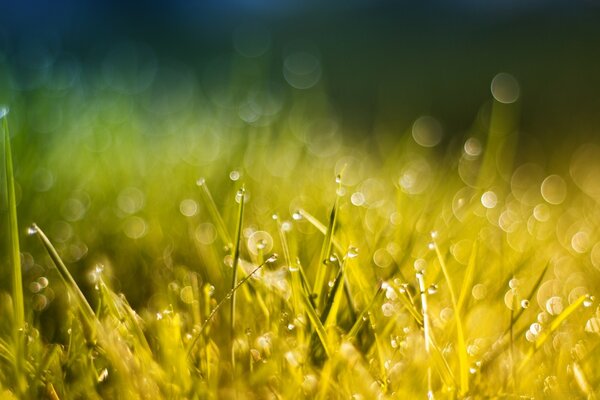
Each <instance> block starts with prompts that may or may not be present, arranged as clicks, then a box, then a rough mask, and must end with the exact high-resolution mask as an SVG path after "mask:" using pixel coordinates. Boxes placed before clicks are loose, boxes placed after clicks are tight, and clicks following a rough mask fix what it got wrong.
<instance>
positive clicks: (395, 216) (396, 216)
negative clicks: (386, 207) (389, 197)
mask: <svg viewBox="0 0 600 400" xmlns="http://www.w3.org/2000/svg"><path fill="white" fill-rule="evenodd" d="M390 222H391V223H392V225H396V226H398V225H400V224H401V223H402V214H400V213H399V212H397V211H395V212H393V213H392V214H391V215H390Z"/></svg>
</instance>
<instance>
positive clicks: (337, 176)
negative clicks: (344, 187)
mask: <svg viewBox="0 0 600 400" xmlns="http://www.w3.org/2000/svg"><path fill="white" fill-rule="evenodd" d="M341 182H342V175H340V174H338V175H336V176H335V183H341Z"/></svg>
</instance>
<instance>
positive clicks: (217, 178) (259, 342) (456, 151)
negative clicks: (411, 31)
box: [0, 103, 600, 399]
mask: <svg viewBox="0 0 600 400" xmlns="http://www.w3.org/2000/svg"><path fill="white" fill-rule="evenodd" d="M502 107H505V108H502ZM506 107H508V106H507V105H505V104H499V103H494V106H493V110H494V111H493V112H492V113H493V115H492V116H490V118H489V121H488V123H489V124H488V125H487V127H489V128H490V129H489V131H488V130H487V129H486V128H485V126H479V125H476V126H474V127H473V129H472V131H470V132H469V135H468V137H466V138H464V140H461V141H460V146H457V145H456V144H455V143H452V142H451V141H448V142H447V143H446V142H443V143H442V144H440V145H439V146H442V145H443V144H444V143H445V145H446V148H447V152H446V155H445V156H443V155H442V152H441V150H440V149H439V148H430V147H426V146H421V145H419V144H418V143H416V142H414V141H413V140H412V139H411V137H410V135H402V136H401V138H400V139H397V140H395V141H392V140H391V139H390V136H388V135H384V134H382V135H380V136H378V135H377V134H374V136H373V138H372V139H371V140H369V141H365V142H364V143H356V142H352V143H347V142H345V141H344V139H343V138H341V137H334V139H335V140H333V141H324V142H319V143H320V145H319V146H315V142H318V140H319V138H316V137H313V136H311V133H310V132H308V133H307V132H305V134H303V135H297V131H298V129H300V128H301V127H299V126H291V125H290V126H287V127H286V126H283V125H282V130H283V132H282V133H279V134H277V135H276V134H273V133H272V132H270V131H269V129H268V128H264V127H262V128H261V127H257V126H255V127H251V128H249V129H250V132H245V136H244V135H241V134H240V132H239V131H237V132H236V133H235V134H233V133H232V134H231V136H228V135H229V134H227V133H223V135H222V136H223V137H222V138H221V139H220V140H219V141H218V143H219V144H218V145H215V144H214V143H213V145H214V148H213V150H214V151H215V154H208V153H206V152H205V153H203V154H204V158H201V159H199V158H196V157H195V155H194V151H201V150H200V149H201V147H195V148H194V146H195V145H194V143H197V142H198V140H199V139H198V137H196V136H193V135H190V136H189V139H190V140H191V142H189V143H186V142H185V141H186V140H187V139H188V136H186V135H183V134H182V135H181V136H157V137H154V138H153V140H147V137H145V136H144V133H143V130H141V129H139V126H138V127H137V128H136V127H135V126H133V125H134V122H136V120H135V116H129V117H131V118H132V119H133V120H134V121H133V122H132V121H129V122H123V124H125V125H124V126H118V127H115V129H122V130H123V129H130V130H127V134H126V135H125V134H124V135H123V136H122V137H120V139H119V140H116V139H115V142H114V143H112V144H111V145H110V146H108V147H102V149H98V148H97V147H93V148H91V149H90V148H89V146H90V143H88V142H86V141H85V140H84V141H83V142H78V140H80V138H79V137H77V136H75V135H74V134H69V133H67V134H66V135H65V137H66V138H65V141H66V142H68V141H69V140H72V142H70V143H71V144H70V146H71V148H72V149H73V151H74V153H73V154H74V156H73V157H72V158H71V159H69V160H67V159H65V157H63V156H62V154H63V153H62V150H63V149H58V148H54V147H51V148H50V150H49V151H48V154H45V155H44V157H43V158H42V159H41V160H38V161H39V165H36V166H35V168H30V167H31V166H29V165H27V163H28V161H27V160H26V159H25V158H21V157H20V156H19V155H20V154H24V152H25V150H24V149H23V148H21V149H19V150H17V151H16V152H15V154H16V155H17V156H16V157H15V158H16V160H17V165H18V168H16V169H14V170H13V167H12V159H11V157H12V153H11V148H10V135H9V132H8V125H7V117H6V115H4V118H3V134H4V136H3V137H4V150H5V151H4V153H3V154H4V166H5V174H4V179H3V191H4V192H5V196H4V197H3V199H4V204H5V206H4V207H5V208H4V211H5V213H4V214H5V215H4V217H5V219H7V221H8V223H3V224H2V229H3V237H4V238H5V241H6V243H7V245H8V248H9V251H8V252H7V253H6V254H7V255H8V259H7V260H3V265H4V266H6V268H4V269H3V270H4V271H5V272H8V273H5V274H4V275H9V276H10V277H11V280H10V285H8V286H9V287H6V286H7V285H5V286H4V287H3V288H4V289H5V292H3V293H2V297H3V301H2V303H1V304H2V309H1V312H2V314H3V316H4V317H3V322H2V323H1V324H0V390H2V394H3V396H4V397H6V398H10V397H13V398H51V399H70V398H82V397H85V398H192V399H193V398H230V397H236V398H249V399H252V398H319V399H325V398H413V397H417V396H420V397H423V396H427V395H428V396H435V397H440V398H446V397H447V398H468V397H471V398H478V397H521V396H525V397H539V396H546V397H550V398H563V397H564V396H565V394H567V393H568V394H570V395H573V396H580V397H587V398H594V397H595V394H596V392H597V391H598V390H599V388H600V386H599V385H600V376H599V375H598V372H597V370H596V369H595V368H594V366H595V361H596V360H597V352H598V348H599V347H598V345H599V344H600V340H599V337H598V334H599V332H600V311H599V310H600V309H599V308H598V304H597V302H596V300H595V297H594V296H595V295H596V294H597V293H596V292H597V291H598V287H599V286H598V283H599V281H598V274H597V270H598V268H600V258H599V254H600V253H599V250H598V249H599V248H600V247H599V246H600V245H599V243H600V231H599V230H598V224H597V221H598V220H599V218H600V212H599V211H598V210H599V209H598V198H597V192H596V191H595V188H596V186H595V183H594V179H596V178H600V176H597V170H596V169H594V168H595V167H594V165H596V164H594V165H590V166H589V168H582V167H581V163H582V162H586V161H585V160H590V159H592V162H597V161H593V158H590V155H589V152H590V151H591V152H594V151H597V147H594V145H587V146H584V147H582V148H581V149H580V150H578V151H576V152H575V153H574V155H573V157H572V158H571V159H569V160H566V159H559V160H558V162H557V165H561V166H562V168H563V170H557V169H556V168H552V169H550V168H547V167H546V166H542V165H541V164H540V163H537V162H535V160H534V161H531V160H523V159H520V158H519V156H518V155H517V152H516V150H517V149H518V148H517V146H516V142H517V141H516V138H515V136H514V134H512V133H511V132H512V131H510V130H508V128H506V127H507V124H503V123H502V121H501V120H500V119H499V118H500V117H499V116H498V115H500V116H502V115H507V113H509V111H510V109H508V108H506ZM499 108H502V110H501V111H502V112H501V113H500V114H498V113H497V111H498V109H499ZM286 112H288V113H289V114H286V115H285V118H284V117H282V120H286V121H292V122H293V121H298V118H297V117H298V116H297V115H295V114H294V113H296V112H298V110H297V109H290V110H289V111H286ZM205 117H206V118H205V119H204V120H202V121H201V122H198V121H196V122H189V124H190V127H193V128H196V129H201V128H205V127H206V125H211V124H214V125H215V126H219V125H225V124H226V123H227V122H228V121H229V120H228V117H227V116H224V117H219V116H212V117H209V116H208V115H207V116H205ZM81 118H82V119H84V118H86V117H85V116H82V117H81ZM219 118H223V119H222V120H221V119H219ZM306 120H307V121H308V118H307V119H306ZM79 122H82V121H79ZM84 122H85V121H84ZM137 122H139V121H137ZM292 122H289V123H290V124H292ZM307 123H308V122H307ZM127 124H132V125H131V126H129V127H128V126H127ZM492 125H493V126H492ZM239 129H242V128H239ZM244 129H245V128H244ZM233 131H234V132H235V127H234V128H233ZM203 135H205V134H204V133H199V134H197V136H200V139H206V140H208V138H209V137H210V135H208V136H206V135H205V136H203ZM191 138H193V139H191ZM213 139H214V138H213ZM86 140H87V139H86ZM200 143H204V145H206V146H208V145H209V142H208V141H205V142H202V140H200ZM215 143H216V142H215ZM37 145H40V143H36V142H35V141H34V142H33V143H32V144H31V146H33V147H35V146H37ZM20 146H23V143H22V142H21V143H20ZM186 146H190V147H191V148H193V149H192V151H190V150H189V149H188V148H186ZM328 146H329V148H327V147H328ZM507 146H509V147H510V148H507ZM86 149H87V150H86ZM506 154H509V155H510V157H509V160H507V159H506V158H505V155H506ZM205 159H206V160H208V161H205ZM582 160H583V161H582ZM505 163H506V164H507V165H505ZM20 164H22V165H20ZM40 165H45V166H43V167H40ZM513 165H515V166H516V167H513ZM596 166H597V165H596ZM545 168H547V169H545ZM75 171H85V172H84V173H81V172H75ZM115 174H119V176H120V178H119V180H118V181H116V180H114V179H113V178H114V177H115V176H116V175H115ZM227 174H228V177H227ZM595 174H596V175H595ZM82 175H85V179H83V177H82ZM200 175H202V176H206V179H200V180H198V179H197V177H198V176H200ZM48 176H50V177H51V178H52V179H50V180H51V181H52V182H51V184H48V179H46V180H44V178H48ZM334 177H335V179H334ZM40 182H41V183H40ZM194 182H196V184H195V185H194ZM207 182H211V189H213V190H212V191H211V190H209V188H208V185H207ZM42 183H45V184H46V186H43V185H42V186H43V187H42V186H41V184H42ZM240 187H241V188H242V189H239V188H240ZM17 188H18V190H17ZM17 211H18V212H19V217H20V220H21V221H26V222H27V223H32V222H33V221H34V220H35V221H38V223H39V227H38V226H37V225H31V228H30V229H29V233H30V234H31V235H33V236H37V237H38V238H39V239H40V243H41V246H40V243H36V242H35V241H32V240H30V239H29V238H28V237H23V236H22V234H23V233H25V232H24V230H23V228H22V226H21V225H18V224H17ZM40 227H41V228H40ZM46 227H47V229H46ZM46 232H47V234H46ZM432 232H433V233H432ZM19 241H20V242H21V243H22V244H21V246H20V244H19V243H20V242H19ZM276 254H280V256H276ZM21 278H23V281H21ZM227 308H229V312H226V311H225V309H227Z"/></svg>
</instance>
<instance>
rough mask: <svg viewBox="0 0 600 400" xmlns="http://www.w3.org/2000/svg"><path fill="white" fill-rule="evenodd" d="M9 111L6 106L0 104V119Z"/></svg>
mask: <svg viewBox="0 0 600 400" xmlns="http://www.w3.org/2000/svg"><path fill="white" fill-rule="evenodd" d="M9 111H10V109H9V108H8V106H0V119H2V118H4V117H6V116H7V115H8V112H9Z"/></svg>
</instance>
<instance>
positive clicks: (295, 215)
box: [292, 211, 302, 221]
mask: <svg viewBox="0 0 600 400" xmlns="http://www.w3.org/2000/svg"><path fill="white" fill-rule="evenodd" d="M292 219H293V220H294V221H300V220H301V219H302V214H301V213H300V211H295V212H294V213H293V214H292Z"/></svg>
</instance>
